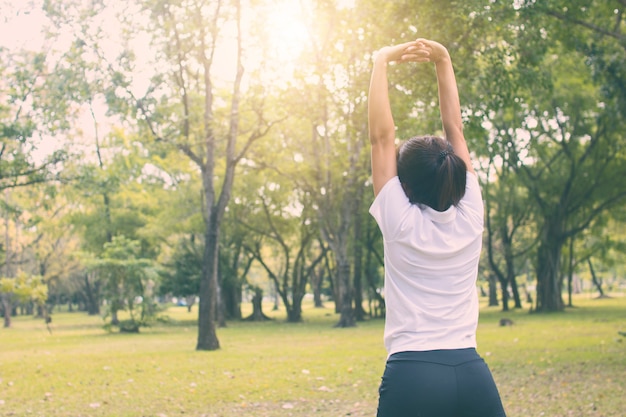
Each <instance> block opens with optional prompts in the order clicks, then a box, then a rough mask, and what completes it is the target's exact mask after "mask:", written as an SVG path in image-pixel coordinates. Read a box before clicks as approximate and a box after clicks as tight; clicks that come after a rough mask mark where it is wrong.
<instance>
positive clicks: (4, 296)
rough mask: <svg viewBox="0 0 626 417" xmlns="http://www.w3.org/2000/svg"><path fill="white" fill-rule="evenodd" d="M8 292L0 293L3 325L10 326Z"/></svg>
mask: <svg viewBox="0 0 626 417" xmlns="http://www.w3.org/2000/svg"><path fill="white" fill-rule="evenodd" d="M10 297H11V296H10V295H9V294H0V298H2V310H3V311H4V327H5V328H9V327H11V299H10Z"/></svg>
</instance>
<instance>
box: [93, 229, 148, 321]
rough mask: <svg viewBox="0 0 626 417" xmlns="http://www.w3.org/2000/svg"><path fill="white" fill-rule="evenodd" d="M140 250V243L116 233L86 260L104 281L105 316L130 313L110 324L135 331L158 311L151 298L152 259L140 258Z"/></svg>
mask: <svg viewBox="0 0 626 417" xmlns="http://www.w3.org/2000/svg"><path fill="white" fill-rule="evenodd" d="M140 253H141V247H140V242H138V241H136V240H130V239H128V238H126V237H124V236H115V237H113V239H112V241H111V242H110V243H105V244H104V250H103V252H102V253H101V254H100V256H98V257H97V258H91V259H89V260H87V261H86V264H87V267H88V268H89V269H90V270H92V271H94V272H96V273H97V274H98V275H99V277H100V279H101V280H102V282H104V297H105V298H106V300H107V306H108V313H107V316H108V315H109V314H110V315H111V316H112V317H117V313H118V312H119V311H127V312H128V314H129V315H130V319H129V320H127V321H121V322H120V321H118V322H115V320H112V323H111V325H113V326H118V327H119V329H120V331H127V332H138V331H139V327H140V326H145V325H147V324H148V323H149V321H150V320H152V319H154V317H155V315H156V313H157V306H156V302H155V300H154V295H155V294H154V290H155V286H156V285H157V281H158V274H157V268H156V265H155V264H154V262H153V261H152V260H150V259H146V258H141V257H140ZM137 307H139V310H140V311H139V314H138V313H137V311H136V309H137ZM132 329H135V330H132Z"/></svg>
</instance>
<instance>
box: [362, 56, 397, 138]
mask: <svg viewBox="0 0 626 417" xmlns="http://www.w3.org/2000/svg"><path fill="white" fill-rule="evenodd" d="M387 65H388V64H387V61H386V60H385V59H384V58H380V57H379V58H378V59H376V61H375V62H374V69H373V70H372V77H371V79H370V89H369V97H368V108H367V110H368V120H369V137H370V142H371V143H381V142H382V141H391V142H393V140H394V135H395V127H394V121H393V115H392V113H391V105H390V103H389V90H388V84H387Z"/></svg>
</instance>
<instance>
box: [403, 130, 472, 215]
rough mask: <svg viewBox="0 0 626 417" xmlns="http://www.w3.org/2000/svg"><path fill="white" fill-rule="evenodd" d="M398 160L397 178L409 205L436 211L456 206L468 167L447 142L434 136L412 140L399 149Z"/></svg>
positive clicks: (462, 193)
mask: <svg viewBox="0 0 626 417" xmlns="http://www.w3.org/2000/svg"><path fill="white" fill-rule="evenodd" d="M397 158H398V178H399V179H400V182H401V183H402V186H403V188H404V190H405V193H406V195H407V197H408V198H409V201H410V202H411V203H414V204H425V205H427V206H429V207H431V208H433V209H435V210H437V211H445V210H447V209H448V208H450V206H456V205H458V204H459V202H460V201H461V198H463V195H464V194H465V185H466V181H467V177H466V175H467V174H466V172H467V167H466V166H465V162H464V161H463V160H462V159H461V158H460V157H458V156H457V155H455V153H454V150H453V149H452V146H450V143H449V142H448V141H446V140H445V139H443V138H440V137H436V136H423V137H415V138H411V139H409V140H408V141H406V142H405V143H403V144H402V145H401V146H400V148H399V149H398V155H397Z"/></svg>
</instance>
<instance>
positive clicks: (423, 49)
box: [376, 38, 450, 63]
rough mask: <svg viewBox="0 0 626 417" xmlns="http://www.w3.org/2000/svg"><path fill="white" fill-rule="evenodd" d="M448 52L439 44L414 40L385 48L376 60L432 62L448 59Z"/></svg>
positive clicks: (426, 40)
mask: <svg viewBox="0 0 626 417" xmlns="http://www.w3.org/2000/svg"><path fill="white" fill-rule="evenodd" d="M449 57H450V55H449V54H448V50H447V49H446V47H445V46H443V45H442V44H440V43H439V42H435V41H431V40H428V39H423V38H420V39H416V40H414V41H410V42H405V43H401V44H398V45H393V46H385V47H384V48H382V49H380V50H379V51H378V53H377V55H376V59H377V60H384V61H385V62H400V63H401V62H433V63H438V62H440V61H441V60H444V59H447V58H449Z"/></svg>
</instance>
